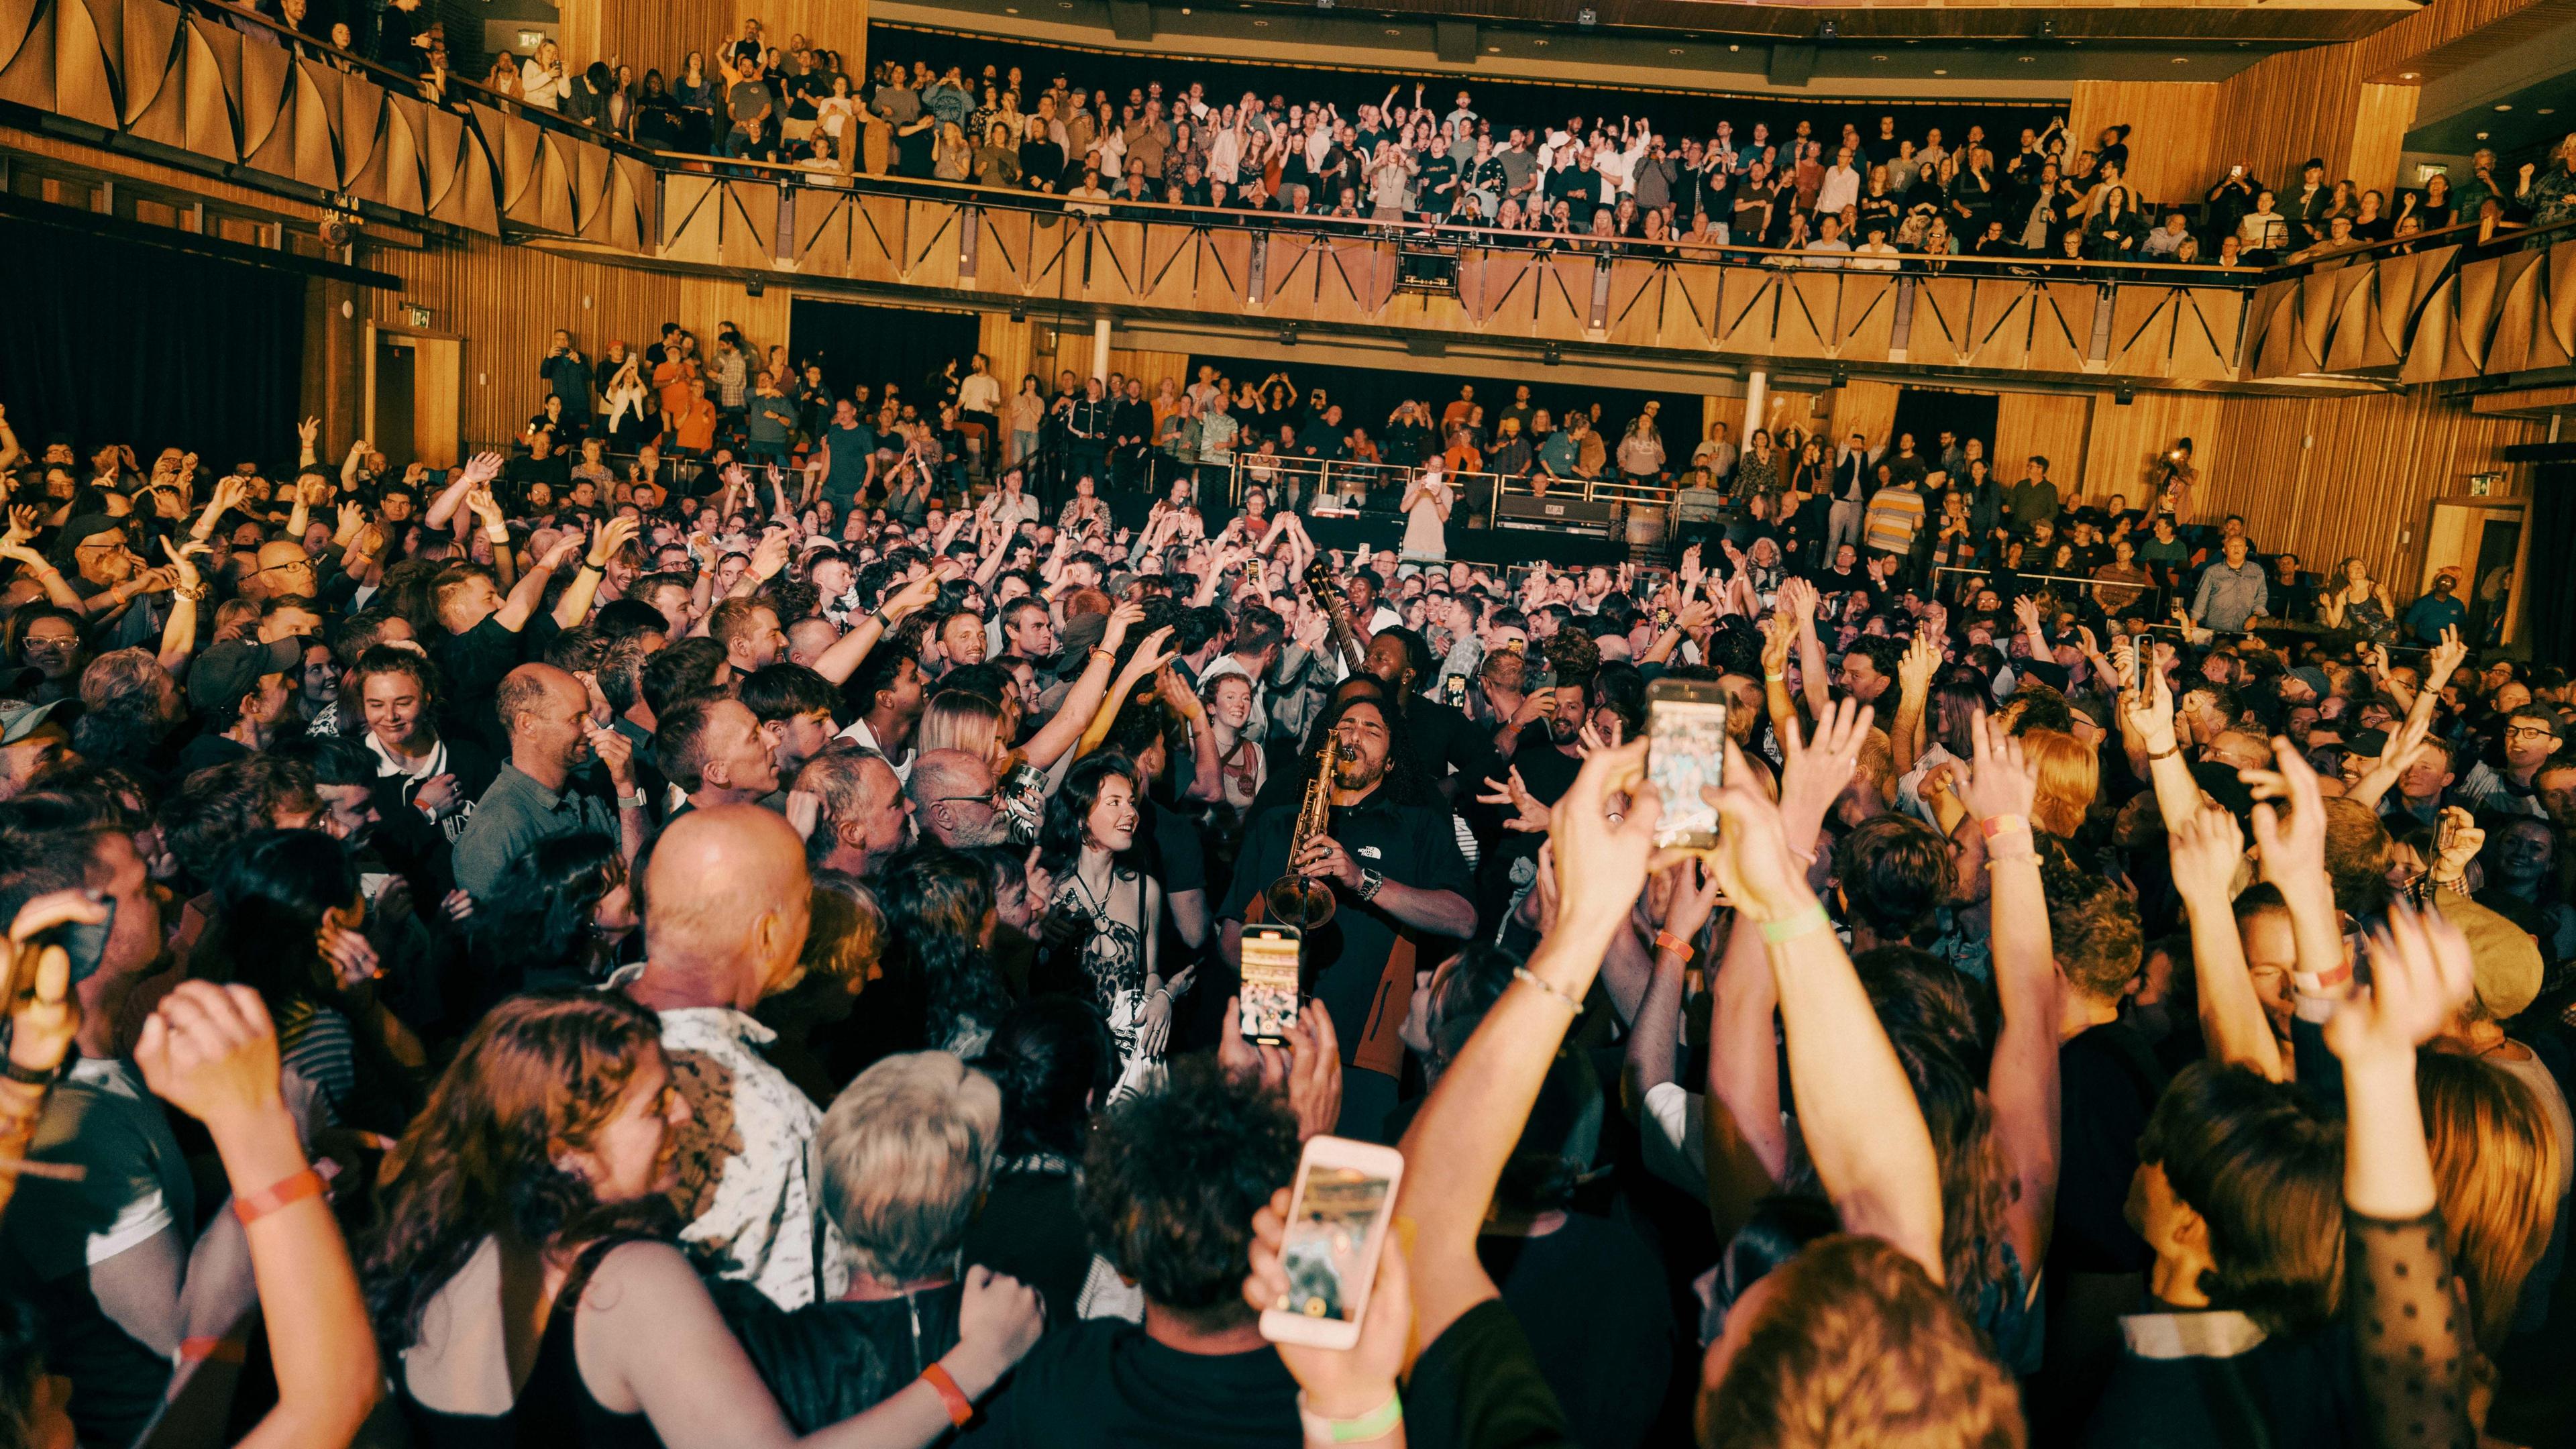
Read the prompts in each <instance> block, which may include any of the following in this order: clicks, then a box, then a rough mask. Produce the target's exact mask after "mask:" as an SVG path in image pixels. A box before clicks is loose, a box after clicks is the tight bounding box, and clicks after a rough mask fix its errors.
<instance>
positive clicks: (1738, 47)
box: [1727, 45, 1744, 53]
mask: <svg viewBox="0 0 2576 1449" xmlns="http://www.w3.org/2000/svg"><path fill="white" fill-rule="evenodd" d="M1743 48H1744V47H1743V46H1740V45H1730V46H1728V47H1727V50H1728V51H1729V52H1730V53H1732V52H1734V51H1739V50H1742V49H1743Z"/></svg>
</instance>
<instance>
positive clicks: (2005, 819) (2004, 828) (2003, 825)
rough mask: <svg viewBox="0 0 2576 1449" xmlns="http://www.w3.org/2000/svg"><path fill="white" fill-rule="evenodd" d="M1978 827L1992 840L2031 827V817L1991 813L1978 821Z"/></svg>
mask: <svg viewBox="0 0 2576 1449" xmlns="http://www.w3.org/2000/svg"><path fill="white" fill-rule="evenodd" d="M1977 828H1978V829H1979V830H1982V831H1984V832H1985V835H1986V838H1987V839H1988V840H1992V839H1994V838H1995V837H1996V836H1998V835H2010V834H2012V833H2013V832H2014V831H2016V830H2028V829H2030V817H2029V816H2027V815H1989V816H1987V817H1986V818H1985V819H1983V820H1980V821H1978V822H1977Z"/></svg>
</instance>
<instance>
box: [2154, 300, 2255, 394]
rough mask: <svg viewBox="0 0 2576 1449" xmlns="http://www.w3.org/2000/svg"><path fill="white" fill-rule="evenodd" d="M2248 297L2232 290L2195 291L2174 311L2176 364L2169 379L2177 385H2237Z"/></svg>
mask: <svg viewBox="0 0 2576 1449" xmlns="http://www.w3.org/2000/svg"><path fill="white" fill-rule="evenodd" d="M2244 319H2245V294H2244V293H2242V292H2239V291H2237V290H2236V289H2235V288H2233V287H2193V288H2190V289H2188V290H2186V291H2185V292H2184V293H2183V295H2182V298H2181V300H2180V301H2179V302H2178V303H2177V304H2176V306H2175V309H2174V343H2173V360H2172V362H2171V364H2170V366H2169V369H2168V371H2167V373H2166V376H2168V377H2171V378H2173V379H2174V380H2175V381H2177V382H2184V381H2189V382H2234V381H2235V380H2236V378H2237V366H2236V349H2237V346H2238V342H2239V337H2238V334H2239V333H2240V332H2241V331H2242V329H2243V325H2244Z"/></svg>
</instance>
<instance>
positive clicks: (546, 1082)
mask: <svg viewBox="0 0 2576 1449" xmlns="http://www.w3.org/2000/svg"><path fill="white" fill-rule="evenodd" d="M661 1031H662V1028H661V1022H660V1020H659V1019H658V1018H656V1017H655V1016H654V1014H653V1013H652V1012H650V1011H647V1010H645V1009H644V1008H643V1007H641V1006H637V1005H636V1004H634V1003H633V1002H631V1001H628V1000H627V999H626V998H624V997H622V996H619V995H616V994H614V993H606V992H561V993H556V992H540V993H533V994H530V995H526V996H517V997H512V998H511V999H509V1000H507V1001H504V1002H502V1003H501V1004H500V1005H499V1006H496V1007H495V1008H493V1010H492V1012H491V1014H490V1015H488V1016H486V1017H485V1018H484V1019H483V1022H482V1024H481V1025H479V1026H477V1027H476V1028H475V1030H474V1033H473V1035H472V1036H470V1037H468V1038H467V1039H466V1041H465V1045H464V1047H463V1048H462V1049H461V1050H460V1051H459V1052H458V1054H457V1057H456V1060H455V1061H454V1062H453V1063H452V1064H451V1065H450V1066H449V1067H448V1069H447V1072H446V1073H445V1075H444V1076H442V1077H441V1078H440V1079H439V1082H438V1085H437V1087H436V1088H435V1089H434V1090H433V1091H432V1092H431V1094H430V1099H429V1105H428V1108H427V1109H426V1110H425V1111H423V1112H422V1113H421V1115H420V1117H419V1119H418V1120H417V1121H415V1122H413V1123H412V1125H411V1128H410V1130H409V1131H407V1132H405V1133H404V1134H403V1138H402V1140H401V1142H399V1143H398V1144H397V1145H396V1146H395V1148H394V1150H393V1152H392V1153H391V1154H390V1155H389V1156H387V1157H386V1159H385V1166H384V1184H383V1187H382V1190H381V1191H382V1199H383V1210H382V1216H381V1219H380V1221H381V1224H382V1226H381V1227H380V1228H379V1229H378V1230H377V1233H376V1235H375V1240H374V1242H373V1244H372V1245H371V1246H370V1248H369V1250H368V1252H367V1254H366V1258H365V1269H364V1278H365V1283H366V1288H367V1306H368V1309H369V1312H370V1314H371V1316H372V1317H373V1318H374V1320H375V1327H376V1334H377V1337H378V1339H379V1340H380V1342H381V1343H382V1345H383V1347H384V1349H385V1351H386V1354H387V1356H388V1358H389V1359H392V1360H395V1361H397V1362H398V1363H399V1367H398V1368H397V1369H396V1370H395V1371H394V1374H393V1379H394V1388H395V1391H396V1392H397V1394H399V1396H400V1398H401V1401H402V1406H403V1410H404V1417H405V1418H406V1419H407V1420H408V1421H409V1423H410V1427H411V1431H412V1441H413V1442H414V1443H415V1444H417V1445H419V1446H422V1449H451V1446H456V1449H488V1446H490V1445H493V1444H495V1443H504V1444H506V1443H511V1442H523V1443H537V1442H543V1443H548V1444H561V1445H568V1446H586V1449H604V1446H611V1445H617V1446H624V1445H644V1444H667V1445H672V1446H688V1449H698V1446H715V1445H729V1446H759V1449H782V1446H787V1445H792V1444H798V1443H800V1442H801V1443H804V1444H812V1445H832V1446H836V1449H837V1446H848V1449H865V1446H878V1445H889V1444H900V1445H907V1446H916V1445H923V1446H926V1445H928V1444H930V1443H932V1442H934V1441H935V1440H937V1439H939V1438H941V1437H943V1436H945V1435H946V1434H947V1433H948V1432H949V1431H950V1429H951V1428H952V1427H953V1426H952V1424H951V1422H950V1420H949V1416H948V1412H947V1409H946V1407H945V1403H944V1400H943V1399H942V1397H941V1394H940V1392H939V1390H938V1389H936V1388H934V1387H933V1385H932V1384H931V1383H930V1382H929V1381H927V1380H922V1379H916V1380H914V1381H913V1382H911V1383H910V1384H907V1385H906V1386H905V1387H904V1388H902V1389H901V1390H899V1391H897V1392H896V1393H895V1394H894V1395H893V1396H892V1397H890V1398H887V1399H886V1400H884V1401H883V1402H881V1403H879V1404H877V1405H876V1406H875V1407H874V1408H872V1409H870V1410H869V1411H868V1412H866V1413H865V1414H862V1415H859V1416H857V1417H855V1418H851V1419H845V1420H843V1421H842V1422H841V1423H839V1424H836V1425H834V1426H832V1427H831V1428H829V1429H826V1430H823V1431H821V1432H819V1433H816V1434H812V1435H809V1436H806V1437H805V1438H804V1439H803V1440H802V1441H800V1440H799V1439H798V1437H797V1435H796V1433H795V1431H794V1430H793V1429H792V1428H791V1427H790V1426H789V1424H788V1422H787V1420H786V1418H785V1416H784V1415H783V1414H781V1413H780V1411H779V1408H778V1403H777V1401H776V1399H774V1398H773V1397H772V1396H771V1394H770V1392H769V1390H768V1388H767V1387H766V1386H765V1385H764V1384H763V1383H762V1382H761V1378H760V1374H759V1372H758V1371H757V1370H756V1369H755V1368H754V1367H753V1365H752V1361H751V1359H750V1358H749V1357H748V1356H747V1355H746V1354H744V1352H743V1350H742V1345H741V1344H740V1343H738V1342H736V1341H735V1339H734V1336H733V1335H732V1334H731V1333H730V1332H728V1331H727V1330H726V1328H725V1324H724V1320H723V1318H722V1317H721V1316H720V1315H719V1314H718V1313H717V1311H716V1305H715V1302H714V1300H713V1299H712V1298H711V1297H710V1296H709V1295H708V1292H707V1289H706V1287H705V1285H704V1284H703V1283H702V1282H701V1281H700V1280H699V1278H698V1274H697V1270H696V1268H695V1267H694V1266H692V1265H691V1263H690V1261H689V1260H688V1258H687V1257H686V1256H684V1255H683V1254H682V1253H681V1252H680V1250H679V1248H678V1247H677V1246H676V1245H675V1243H674V1241H673V1240H674V1236H675V1234H676V1232H677V1230H678V1227H679V1218H678V1213H677V1210H676V1209H674V1208H673V1207H672V1205H671V1201H670V1199H669V1198H668V1196H666V1194H667V1193H668V1192H669V1190H670V1188H671V1186H672V1183H673V1180H674V1179H673V1174H672V1172H671V1130H672V1128H674V1127H676V1126H678V1125H680V1124H682V1123H684V1122H686V1121H687V1120H688V1117H689V1108H688V1104H687V1101H686V1099H685V1098H684V1097H683V1096H682V1095H681V1094H680V1093H679V1092H678V1091H676V1090H674V1089H673V1087H672V1084H671V1069H670V1064H669V1062H668V1061H667V1060H666V1059H665V1058H664V1056H663V1054H662V1045H661ZM594 1288H596V1289H597V1290H598V1291H596V1292H594V1291H592V1290H593V1289H594ZM979 1328H980V1326H979ZM1011 1350H1012V1344H1011V1342H1010V1336H1009V1335H996V1334H993V1333H991V1332H989V1331H973V1332H969V1333H968V1334H967V1335H966V1336H965V1338H964V1340H963V1341H961V1342H960V1343H959V1345H958V1346H957V1347H956V1348H955V1349H953V1350H951V1351H950V1352H949V1353H948V1354H946V1355H945V1356H944V1357H942V1358H941V1359H940V1360H939V1363H940V1366H941V1367H942V1368H943V1369H945V1370H946V1372H947V1374H948V1375H949V1377H950V1378H951V1379H953V1380H954V1381H955V1383H956V1385H957V1387H958V1388H959V1389H960V1390H961V1391H963V1392H964V1393H966V1394H967V1395H968V1396H969V1397H975V1396H979V1395H981V1394H982V1393H983V1392H985V1391H987V1390H989V1389H990V1388H991V1387H992V1385H993V1383H994V1382H995V1381H996V1380H997V1379H998V1378H999V1377H1000V1375H1001V1373H1002V1372H1003V1371H1004V1370H1006V1369H1008V1368H1009V1367H1010V1365H1011V1363H1012V1362H1013V1361H1014V1360H1015V1359H1016V1357H1017V1354H1016V1353H1015V1352H1012V1351H1011Z"/></svg>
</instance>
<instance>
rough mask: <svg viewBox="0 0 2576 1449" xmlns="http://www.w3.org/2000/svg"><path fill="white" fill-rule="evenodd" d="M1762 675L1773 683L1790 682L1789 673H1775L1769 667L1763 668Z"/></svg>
mask: <svg viewBox="0 0 2576 1449" xmlns="http://www.w3.org/2000/svg"><path fill="white" fill-rule="evenodd" d="M1762 677H1763V678H1764V679H1767V680H1769V681H1771V682H1772V683H1773V684H1786V683H1788V682H1789V676H1788V675H1786V674H1774V673H1772V672H1771V671H1770V670H1768V669H1765V670H1763V671H1762Z"/></svg>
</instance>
